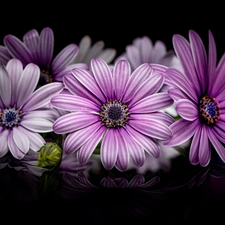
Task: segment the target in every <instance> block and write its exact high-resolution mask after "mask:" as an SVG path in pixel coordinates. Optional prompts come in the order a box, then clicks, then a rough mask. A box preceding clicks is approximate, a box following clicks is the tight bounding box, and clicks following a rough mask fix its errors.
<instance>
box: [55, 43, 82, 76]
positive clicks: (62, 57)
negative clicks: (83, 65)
mask: <svg viewBox="0 0 225 225" xmlns="http://www.w3.org/2000/svg"><path fill="white" fill-rule="evenodd" d="M78 51H79V48H78V46H77V45H75V44H70V45H68V46H66V47H65V48H64V49H62V50H61V51H60V52H59V54H58V55H57V56H56V57H55V59H54V60H53V62H52V65H51V69H52V73H53V74H57V73H59V72H60V71H62V70H63V69H65V68H66V66H67V65H69V64H70V63H71V62H72V60H73V59H74V58H75V56H76V55H77V52H78Z"/></svg>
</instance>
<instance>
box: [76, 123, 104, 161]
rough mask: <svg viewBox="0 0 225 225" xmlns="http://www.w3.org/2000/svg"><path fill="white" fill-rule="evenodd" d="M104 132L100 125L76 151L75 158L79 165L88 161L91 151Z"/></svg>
mask: <svg viewBox="0 0 225 225" xmlns="http://www.w3.org/2000/svg"><path fill="white" fill-rule="evenodd" d="M104 132H105V128H104V127H101V128H100V129H99V130H97V131H96V132H95V135H93V136H92V137H91V138H90V139H88V141H87V142H85V144H84V145H83V146H81V148H80V149H79V151H78V152H77V159H78V161H79V163H80V164H81V165H84V164H86V163H87V162H88V160H89V158H90V157H91V155H92V153H93V151H94V150H95V148H96V147H97V145H98V144H99V142H100V141H101V139H102V136H103V134H104Z"/></svg>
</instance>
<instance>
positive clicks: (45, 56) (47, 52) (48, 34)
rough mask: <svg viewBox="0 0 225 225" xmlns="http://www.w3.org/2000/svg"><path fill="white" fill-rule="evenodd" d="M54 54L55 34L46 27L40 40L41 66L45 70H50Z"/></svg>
mask: <svg viewBox="0 0 225 225" xmlns="http://www.w3.org/2000/svg"><path fill="white" fill-rule="evenodd" d="M53 52H54V34H53V30H52V29H51V28H49V27H45V28H44V29H43V30H42V31H41V33H40V38H39V48H38V55H39V65H40V66H41V67H44V68H48V67H49V66H50V64H51V61H52V56H53Z"/></svg>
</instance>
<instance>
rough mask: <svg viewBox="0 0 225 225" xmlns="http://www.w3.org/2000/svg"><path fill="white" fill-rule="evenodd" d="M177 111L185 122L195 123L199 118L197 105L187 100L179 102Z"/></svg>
mask: <svg viewBox="0 0 225 225" xmlns="http://www.w3.org/2000/svg"><path fill="white" fill-rule="evenodd" d="M176 110H177V112H178V114H179V115H180V116H181V117H182V118H184V119H185V120H189V121H193V120H196V119H197V118H198V117H199V110H198V108H197V106H196V104H194V103H193V102H191V101H189V100H187V99H181V100H179V101H177V103H176Z"/></svg>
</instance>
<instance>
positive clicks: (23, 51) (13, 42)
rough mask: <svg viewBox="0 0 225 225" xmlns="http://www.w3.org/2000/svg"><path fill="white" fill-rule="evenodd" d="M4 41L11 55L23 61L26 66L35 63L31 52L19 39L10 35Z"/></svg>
mask: <svg viewBox="0 0 225 225" xmlns="http://www.w3.org/2000/svg"><path fill="white" fill-rule="evenodd" d="M3 41H4V45H5V46H6V47H7V49H8V51H9V52H10V54H11V55H12V56H13V57H14V58H17V59H19V60H21V62H22V63H23V65H24V66H25V65H27V64H28V63H31V62H33V57H32V55H31V52H30V50H29V49H28V48H27V46H26V45H25V44H24V43H23V42H22V41H21V40H20V39H19V38H17V37H15V36H13V35H11V34H8V35H6V36H5V37H4V40H3Z"/></svg>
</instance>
